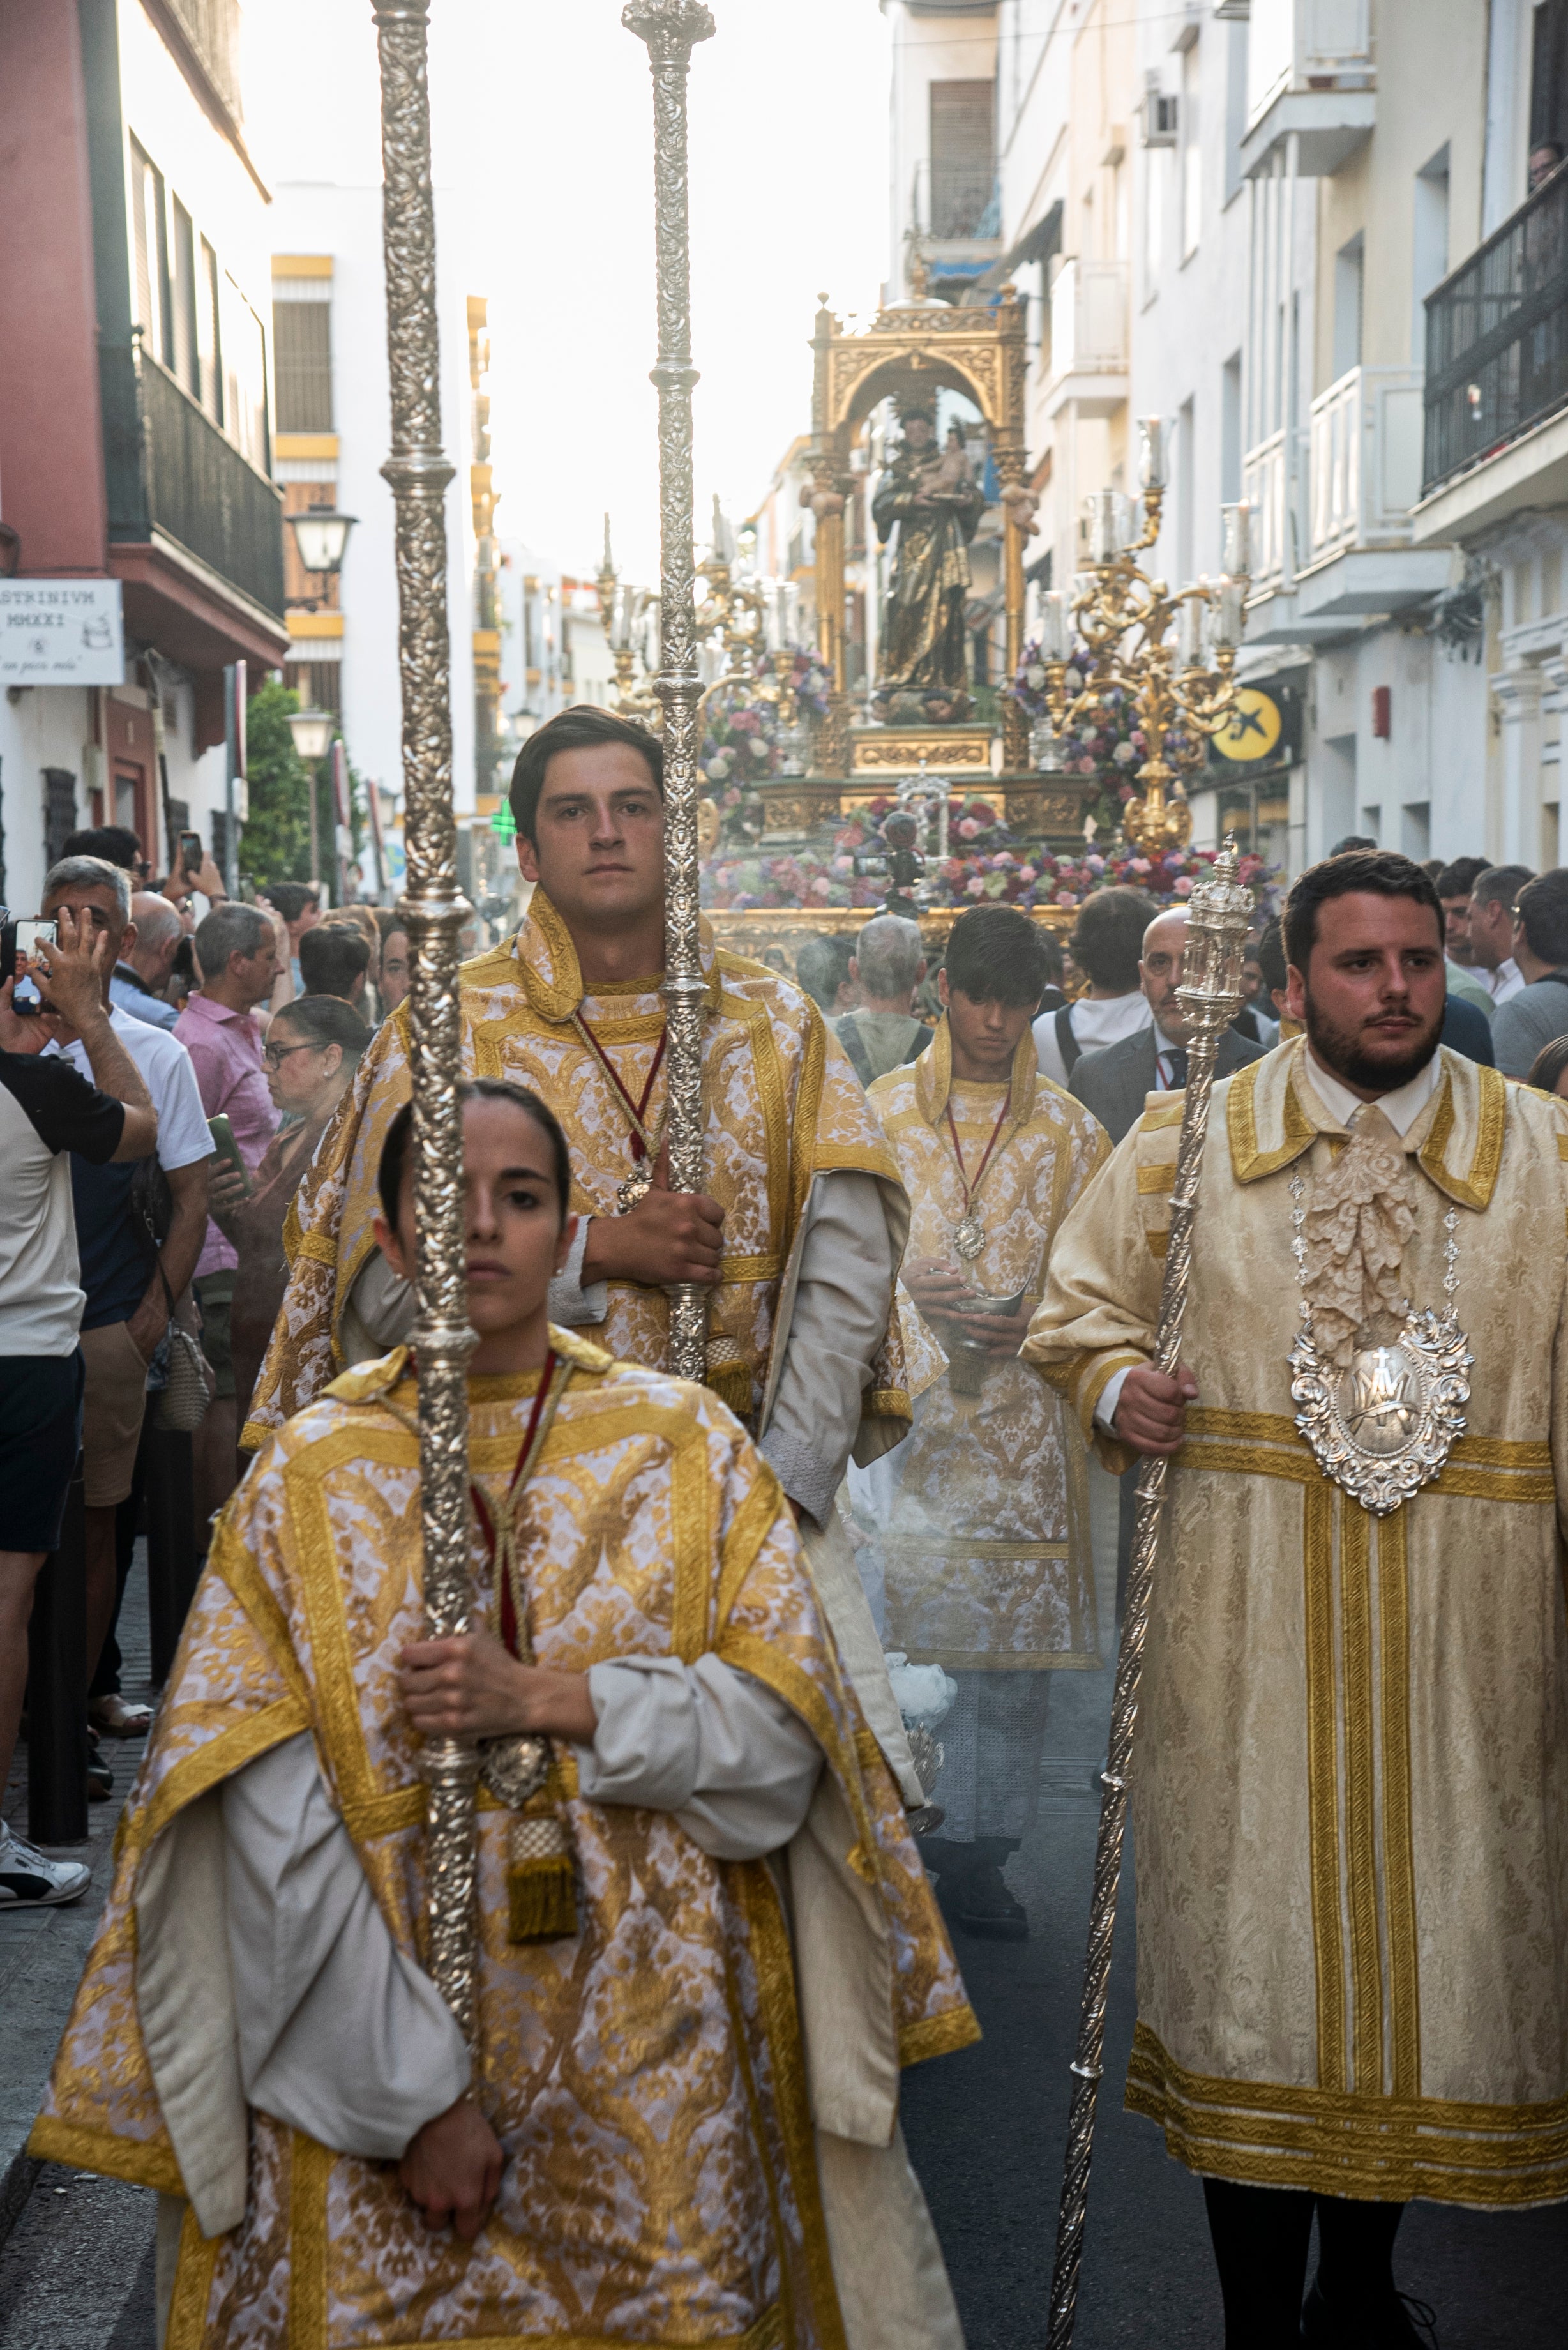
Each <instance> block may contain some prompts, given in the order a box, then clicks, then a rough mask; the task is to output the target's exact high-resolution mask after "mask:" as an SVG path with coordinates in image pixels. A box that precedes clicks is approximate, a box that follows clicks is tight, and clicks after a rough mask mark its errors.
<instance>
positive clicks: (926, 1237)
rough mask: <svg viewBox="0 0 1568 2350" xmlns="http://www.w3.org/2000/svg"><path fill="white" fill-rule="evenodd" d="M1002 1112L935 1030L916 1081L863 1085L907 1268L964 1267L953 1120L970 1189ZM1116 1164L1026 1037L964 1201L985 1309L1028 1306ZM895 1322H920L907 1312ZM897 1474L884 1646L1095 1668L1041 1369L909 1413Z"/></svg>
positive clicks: (1067, 1444)
mask: <svg viewBox="0 0 1568 2350" xmlns="http://www.w3.org/2000/svg"><path fill="white" fill-rule="evenodd" d="M1007 1097H1008V1089H1007V1087H1004V1086H980V1085H965V1084H961V1083H957V1082H955V1081H954V1080H953V1078H952V1076H951V1072H950V1055H949V1043H948V1029H947V1024H946V1022H945V1021H944V1022H943V1024H942V1025H941V1026H940V1028H939V1029H938V1031H937V1035H936V1038H935V1040H934V1042H933V1043H932V1044H931V1045H929V1047H928V1049H927V1051H926V1052H925V1054H924V1055H922V1056H921V1058H920V1059H919V1061H918V1062H917V1063H916V1064H915V1065H914V1066H913V1067H912V1068H903V1069H896V1070H893V1071H892V1072H890V1073H889V1075H888V1076H885V1077H881V1078H878V1080H877V1083H876V1084H875V1085H874V1086H873V1087H871V1092H870V1099H871V1103H872V1106H873V1107H874V1108H875V1109H876V1110H877V1115H878V1116H879V1117H880V1118H881V1120H882V1124H883V1128H884V1130H885V1132H886V1134H887V1136H888V1141H889V1142H890V1143H891V1144H892V1146H893V1149H894V1150H895V1151H896V1152H897V1154H898V1164H899V1168H900V1170H901V1171H902V1174H903V1178H904V1185H905V1189H906V1190H907V1191H908V1192H909V1202H910V1214H911V1222H910V1227H909V1254H910V1255H911V1257H925V1256H934V1257H940V1258H945V1259H949V1260H950V1261H953V1262H955V1263H956V1262H957V1260H956V1259H954V1258H953V1230H954V1227H955V1226H956V1225H957V1223H958V1222H959V1220H960V1218H961V1216H962V1214H963V1212H964V1187H963V1184H962V1182H961V1180H960V1176H959V1170H958V1165H957V1161H956V1160H955V1159H954V1157H953V1147H952V1138H951V1136H950V1133H949V1131H948V1122H947V1109H948V1107H949V1106H950V1107H951V1109H952V1114H953V1118H954V1122H955V1124H956V1125H957V1127H958V1131H959V1139H960V1142H961V1147H962V1149H963V1157H964V1165H965V1167H966V1168H967V1169H968V1170H969V1176H970V1179H971V1183H972V1181H973V1179H974V1176H975V1172H976V1170H977V1169H978V1168H979V1166H980V1164H981V1159H983V1158H984V1156H985V1149H986V1145H987V1143H988V1142H989V1141H990V1140H991V1138H992V1132H993V1131H996V1128H997V1114H998V1112H999V1111H1000V1110H1001V1108H1002V1103H1003V1101H1004V1099H1007ZM1109 1153H1110V1144H1109V1142H1108V1140H1107V1139H1106V1133H1105V1130H1104V1128H1102V1127H1100V1126H1099V1125H1098V1124H1097V1123H1096V1120H1095V1119H1094V1118H1092V1117H1091V1116H1090V1114H1089V1112H1088V1111H1087V1110H1086V1109H1085V1108H1083V1107H1081V1105H1080V1104H1079V1103H1077V1102H1076V1101H1075V1100H1074V1098H1073V1097H1072V1096H1071V1095H1070V1094H1067V1093H1064V1091H1063V1090H1062V1089H1061V1088H1060V1087H1057V1086H1054V1085H1053V1084H1052V1083H1051V1082H1050V1080H1049V1079H1048V1078H1045V1077H1041V1076H1037V1074H1036V1071H1035V1063H1034V1043H1033V1037H1032V1036H1031V1035H1029V1033H1028V1031H1027V1030H1026V1031H1025V1032H1024V1035H1023V1042H1022V1043H1021V1045H1020V1046H1019V1051H1018V1058H1017V1061H1016V1062H1015V1065H1014V1071H1013V1085H1012V1098H1011V1102H1010V1105H1009V1110H1008V1115H1007V1117H1006V1118H1005V1119H1004V1120H1003V1122H1002V1127H1001V1128H1000V1130H999V1131H996V1147H995V1149H993V1150H992V1155H991V1161H990V1164H989V1166H988V1167H987V1169H986V1171H985V1174H984V1176H983V1178H982V1180H981V1183H980V1186H979V1188H978V1191H976V1192H975V1194H974V1206H975V1212H976V1213H977V1214H978V1216H979V1217H980V1220H981V1222H982V1224H983V1225H984V1227H985V1234H986V1240H985V1247H984V1250H983V1252H982V1253H981V1255H980V1256H979V1257H978V1258H977V1259H976V1260H975V1262H974V1263H972V1264H971V1266H969V1267H968V1268H967V1271H968V1275H969V1278H970V1280H971V1283H973V1284H975V1285H976V1286H977V1287H979V1288H980V1289H981V1290H983V1291H985V1292H986V1293H987V1294H988V1295H991V1296H995V1297H1008V1296H1012V1295H1013V1294H1014V1293H1015V1292H1017V1291H1019V1290H1023V1291H1024V1292H1025V1293H1026V1294H1027V1295H1029V1297H1030V1298H1031V1299H1032V1300H1036V1301H1037V1300H1038V1297H1039V1295H1040V1290H1041V1286H1042V1281H1043V1276H1044V1265H1045V1263H1046V1259H1047V1257H1048V1255H1049V1253H1050V1250H1051V1247H1052V1243H1053V1240H1054V1234H1055V1232H1056V1229H1057V1227H1058V1225H1059V1224H1060V1223H1061V1222H1062V1219H1063V1218H1064V1215H1065V1214H1066V1212H1067V1211H1068V1209H1069V1208H1070V1207H1071V1206H1072V1204H1073V1202H1074V1201H1075V1200H1076V1199H1077V1198H1078V1197H1079V1195H1080V1194H1081V1193H1082V1192H1083V1191H1084V1190H1085V1187H1086V1186H1087V1185H1088V1184H1089V1183H1090V1182H1091V1181H1092V1180H1093V1179H1094V1177H1095V1174H1096V1170H1098V1169H1099V1168H1100V1167H1101V1166H1102V1165H1103V1164H1104V1162H1105V1160H1106V1158H1108V1156H1109ZM903 1310H904V1312H905V1313H906V1314H907V1315H910V1316H912V1317H913V1318H914V1319H915V1320H916V1321H917V1322H919V1315H918V1314H917V1313H916V1309H915V1307H914V1306H913V1305H912V1304H910V1303H907V1304H906V1305H905V1306H904V1309H903ZM919 1327H920V1329H921V1330H922V1331H924V1329H925V1325H924V1324H923V1323H919ZM912 1351H913V1350H912V1349H911V1352H912ZM898 1468H899V1478H898V1492H897V1496H896V1499H895V1501H894V1503H893V1514H892V1518H891V1522H890V1523H889V1525H888V1531H887V1533H886V1534H885V1535H884V1537H883V1545H882V1548H883V1559H884V1563H885V1566H886V1571H887V1607H888V1617H887V1639H888V1647H889V1648H902V1649H904V1650H906V1651H907V1653H908V1654H909V1657H910V1658H911V1659H914V1661H915V1662H916V1663H919V1664H927V1663H936V1664H940V1665H944V1666H946V1667H947V1669H948V1670H949V1671H950V1672H961V1671H971V1670H974V1669H988V1668H989V1669H1009V1670H1012V1671H1015V1672H1016V1671H1021V1670H1045V1669H1060V1668H1062V1667H1064V1666H1068V1667H1072V1666H1075V1667H1078V1668H1080V1669H1094V1668H1096V1667H1097V1666H1098V1664H1099V1661H1100V1659H1099V1644H1098V1633H1097V1627H1096V1614H1095V1586H1094V1570H1093V1562H1092V1560H1091V1557H1090V1552H1089V1526H1088V1506H1087V1492H1086V1480H1085V1471H1084V1458H1083V1451H1082V1448H1081V1447H1080V1446H1079V1445H1078V1443H1077V1442H1076V1440H1075V1439H1073V1438H1072V1431H1071V1430H1069V1429H1068V1427H1067V1426H1066V1423H1065V1421H1064V1414H1063V1408H1062V1405H1061V1402H1060V1401H1059V1399H1058V1398H1057V1397H1056V1396H1055V1394H1054V1392H1053V1391H1052V1389H1051V1388H1049V1387H1048V1386H1047V1384H1046V1382H1045V1381H1044V1379H1043V1378H1041V1377H1040V1374H1039V1373H1038V1371H1036V1370H1034V1369H1033V1368H1032V1367H1030V1366H1029V1365H1027V1364H1024V1363H1020V1362H1007V1361H998V1362H995V1363H992V1364H991V1365H989V1366H988V1367H987V1369H986V1373H985V1379H984V1384H983V1386H982V1388H981V1391H980V1393H979V1394H978V1395H973V1396H967V1395H955V1394H954V1393H953V1392H952V1390H951V1388H950V1386H949V1384H948V1382H947V1380H946V1379H945V1378H943V1379H940V1380H938V1381H937V1382H935V1383H934V1384H933V1385H931V1386H930V1387H929V1388H927V1390H926V1391H925V1392H924V1393H923V1394H922V1395H921V1396H920V1398H919V1401H918V1403H917V1405H916V1409H915V1428H914V1432H913V1434H912V1435H911V1436H910V1437H909V1440H908V1442H907V1443H906V1444H905V1446H904V1447H903V1449H902V1451H900V1452H899V1454H898Z"/></svg>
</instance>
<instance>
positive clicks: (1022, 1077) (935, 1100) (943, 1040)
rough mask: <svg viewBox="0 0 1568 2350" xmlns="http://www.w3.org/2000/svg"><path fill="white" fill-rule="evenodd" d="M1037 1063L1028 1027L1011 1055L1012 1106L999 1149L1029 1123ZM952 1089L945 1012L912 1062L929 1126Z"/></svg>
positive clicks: (921, 1110)
mask: <svg viewBox="0 0 1568 2350" xmlns="http://www.w3.org/2000/svg"><path fill="white" fill-rule="evenodd" d="M1038 1076H1039V1063H1038V1061H1037V1060H1036V1058H1035V1053H1034V1038H1033V1034H1032V1032H1031V1031H1030V1030H1029V1029H1027V1028H1026V1029H1025V1030H1024V1031H1023V1035H1022V1036H1021V1037H1020V1038H1019V1040H1018V1050H1017V1051H1016V1052H1015V1053H1014V1055H1012V1072H1011V1075H1010V1077H1009V1083H1010V1085H1011V1087H1012V1107H1011V1110H1010V1114H1009V1117H1008V1120H1007V1128H1006V1131H1005V1133H1004V1134H1003V1135H1002V1139H1001V1141H1000V1142H999V1143H998V1144H997V1149H998V1150H1004V1149H1006V1147H1007V1145H1008V1143H1009V1142H1011V1141H1012V1137H1013V1136H1014V1135H1015V1134H1016V1133H1017V1131H1018V1129H1019V1128H1020V1127H1021V1126H1025V1125H1027V1124H1028V1121H1029V1119H1030V1118H1032V1117H1033V1114H1034V1097H1035V1094H1036V1092H1037V1090H1038V1086H1037V1079H1038ZM952 1089H953V1048H952V1036H951V1033H950V1030H949V1027H948V1022H947V1014H945V1013H944V1014H943V1015H942V1017H941V1019H940V1021H939V1022H938V1023H937V1033H936V1035H934V1036H933V1037H932V1039H931V1041H930V1043H929V1045H927V1047H926V1049H925V1051H924V1052H923V1053H922V1054H921V1055H920V1057H919V1060H918V1061H917V1062H916V1063H915V1104H916V1107H917V1108H918V1109H919V1113H920V1116H921V1117H922V1118H924V1119H925V1121H926V1124H927V1125H928V1126H938V1125H940V1122H941V1117H942V1113H943V1111H944V1110H945V1109H946V1108H947V1106H948V1097H949V1096H950V1094H951V1092H952Z"/></svg>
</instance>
